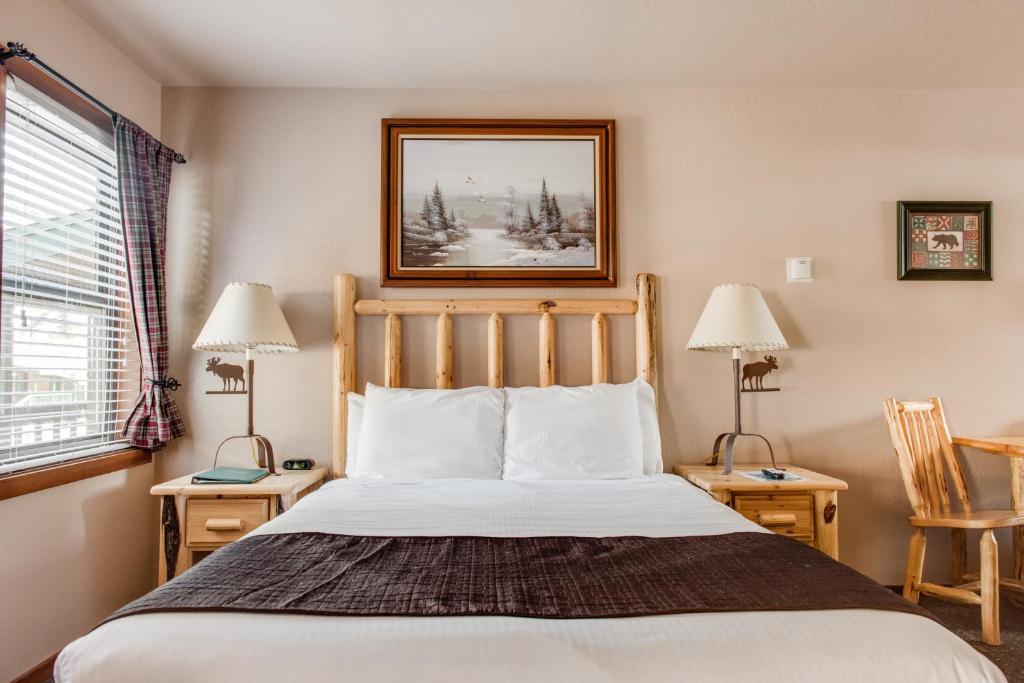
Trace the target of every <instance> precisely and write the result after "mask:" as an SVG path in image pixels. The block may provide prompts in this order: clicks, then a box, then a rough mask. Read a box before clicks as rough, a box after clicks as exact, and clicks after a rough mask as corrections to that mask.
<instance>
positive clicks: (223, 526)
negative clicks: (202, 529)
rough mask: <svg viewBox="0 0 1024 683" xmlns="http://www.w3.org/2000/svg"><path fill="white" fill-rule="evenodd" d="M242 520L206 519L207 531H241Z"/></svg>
mask: <svg viewBox="0 0 1024 683" xmlns="http://www.w3.org/2000/svg"><path fill="white" fill-rule="evenodd" d="M242 526H243V522H242V520H241V519H208V520H206V530H207V531H241V530H242Z"/></svg>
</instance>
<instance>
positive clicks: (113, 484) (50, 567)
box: [0, 0, 160, 681]
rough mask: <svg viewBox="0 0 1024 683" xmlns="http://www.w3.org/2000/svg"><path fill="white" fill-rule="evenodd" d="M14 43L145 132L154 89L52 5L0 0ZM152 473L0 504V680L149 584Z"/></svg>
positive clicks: (153, 118) (120, 475)
mask: <svg viewBox="0 0 1024 683" xmlns="http://www.w3.org/2000/svg"><path fill="white" fill-rule="evenodd" d="M0 40H2V41H8V40H20V41H22V42H24V43H25V45H26V46H27V47H28V48H29V49H30V50H32V51H34V52H36V53H37V54H39V56H40V58H42V59H43V60H45V61H46V62H47V63H49V64H50V65H52V66H53V67H54V68H57V69H60V70H61V71H62V72H63V73H64V74H65V75H66V76H67V77H68V78H70V79H71V80H73V81H75V82H76V83H78V84H79V85H81V86H82V87H83V88H86V89H87V90H88V91H89V92H91V93H92V94H93V95H94V96H96V97H97V98H99V99H100V100H101V101H103V102H105V103H106V104H108V105H110V106H111V107H113V108H114V109H115V110H116V111H120V112H121V113H123V114H124V115H125V116H128V117H129V118H132V119H134V120H135V121H137V122H138V123H139V124H140V125H142V126H143V127H145V128H147V129H148V130H151V131H157V132H158V131H159V128H160V86H159V84H158V83H156V81H154V80H153V79H151V78H150V77H148V76H147V75H146V74H145V73H143V72H142V71H141V70H140V69H139V68H138V67H136V66H135V65H134V64H132V63H131V62H130V61H129V60H128V59H127V58H125V57H124V56H123V55H122V54H121V53H120V52H118V51H117V50H116V49H115V48H114V47H113V46H112V45H110V44H109V43H108V42H107V41H106V40H105V39H103V38H102V37H101V36H100V35H99V34H98V33H96V32H95V31H94V30H93V29H91V28H90V27H89V26H87V25H86V24H85V23H84V22H83V21H81V20H80V19H79V18H78V17H77V16H76V15H75V14H73V13H72V12H71V11H70V10H68V9H67V8H66V7H65V6H64V5H63V4H62V3H60V2H57V1H56V0H2V2H0ZM152 481H153V466H152V465H144V466H141V467H135V468H132V469H130V470H125V471H122V472H114V473H112V474H106V475H103V476H100V477H94V478H92V479H87V480H84V481H80V482H75V483H73V484H68V485H66V486H61V487H58V488H54V489H48V490H46V491H40V492H38V493H32V494H29V495H26V496H21V497H19V498H14V499H10V500H6V501H0V586H2V587H3V588H2V590H0V680H4V681H6V680H9V679H11V678H13V677H14V676H17V675H20V674H21V673H23V672H25V671H26V670H28V669H30V668H32V667H34V666H35V665H36V664H38V663H39V662H41V661H43V660H44V659H46V658H47V657H49V656H50V655H52V654H53V653H54V652H56V651H57V650H59V649H60V648H61V647H63V646H64V645H65V644H66V643H67V642H69V641H70V640H73V639H74V638H77V637H78V636H80V635H82V634H83V633H85V632H86V631H88V630H89V629H90V628H92V627H93V626H94V625H95V624H96V623H97V622H98V621H100V620H101V619H103V618H104V617H105V616H107V615H108V614H110V612H111V611H113V610H114V609H116V608H117V607H119V606H120V605H123V604H124V603H125V602H127V601H128V600H131V599H132V598H134V597H137V596H138V595H140V594H142V593H144V592H145V591H146V590H147V589H148V588H149V587H150V586H151V583H152V581H153V562H154V558H155V552H156V550H155V544H154V540H155V535H156V534H155V509H154V508H153V507H152V504H151V500H150V496H149V495H148V489H149V487H150V485H151V483H152Z"/></svg>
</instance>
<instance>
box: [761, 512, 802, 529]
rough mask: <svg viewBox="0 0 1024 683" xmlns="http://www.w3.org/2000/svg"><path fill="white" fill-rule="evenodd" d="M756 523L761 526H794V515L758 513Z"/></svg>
mask: <svg viewBox="0 0 1024 683" xmlns="http://www.w3.org/2000/svg"><path fill="white" fill-rule="evenodd" d="M757 523H758V524H760V525H761V526H795V525H796V515H794V514H793V513H792V512H759V513H757Z"/></svg>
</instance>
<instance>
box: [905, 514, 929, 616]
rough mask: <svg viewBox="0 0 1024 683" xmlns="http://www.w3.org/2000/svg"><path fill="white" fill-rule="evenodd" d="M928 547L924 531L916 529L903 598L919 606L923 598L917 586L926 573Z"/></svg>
mask: <svg viewBox="0 0 1024 683" xmlns="http://www.w3.org/2000/svg"><path fill="white" fill-rule="evenodd" d="M926 546H927V539H926V538H925V535H924V529H920V528H918V529H914V534H913V536H911V537H910V554H909V555H907V575H906V578H905V579H904V581H903V597H904V598H906V599H907V600H909V601H910V602H912V603H914V604H915V605H916V604H917V601H918V599H919V598H920V597H921V591H919V590H917V587H916V586H917V585H918V584H919V583H921V574H922V573H923V572H924V551H925V547H926Z"/></svg>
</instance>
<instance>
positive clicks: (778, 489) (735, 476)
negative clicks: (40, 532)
mask: <svg viewBox="0 0 1024 683" xmlns="http://www.w3.org/2000/svg"><path fill="white" fill-rule="evenodd" d="M762 467H770V465H736V466H735V469H734V470H733V472H732V474H722V468H721V467H713V466H710V465H676V466H675V467H673V468H672V472H673V473H675V474H677V475H678V476H680V477H682V478H684V479H686V480H687V481H688V482H690V483H691V484H693V485H694V486H697V487H699V488H702V489H704V490H705V491H707V492H708V494H710V495H711V497H712V498H714V499H715V500H717V501H718V502H719V503H723V504H725V505H728V506H729V507H731V508H733V509H734V510H736V512H738V513H740V514H741V515H743V516H744V517H746V518H747V519H749V520H750V521H752V522H755V523H757V524H760V525H761V526H763V527H765V528H766V529H769V530H771V531H774V532H775V533H777V534H781V535H783V536H790V537H791V538H795V539H797V540H798V541H801V542H803V543H806V544H807V545H810V546H814V547H815V548H817V549H818V550H820V551H821V552H823V553H825V554H827V555H830V556H831V557H832V559H839V509H838V507H837V506H838V502H837V500H836V499H837V495H836V494H837V492H838V491H845V490H846V489H847V488H848V487H847V485H846V482H845V481H843V480H842V479H835V478H833V477H827V476H825V475H824V474H818V473H817V472H812V471H811V470H808V469H804V468H803V467H794V466H791V465H780V467H783V468H784V469H785V470H786V471H787V472H792V473H793V474H796V475H799V476H800V477H802V479H800V480H799V481H759V480H756V479H750V478H749V477H745V476H743V475H742V474H740V472H742V471H753V472H760V471H761V468H762Z"/></svg>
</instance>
